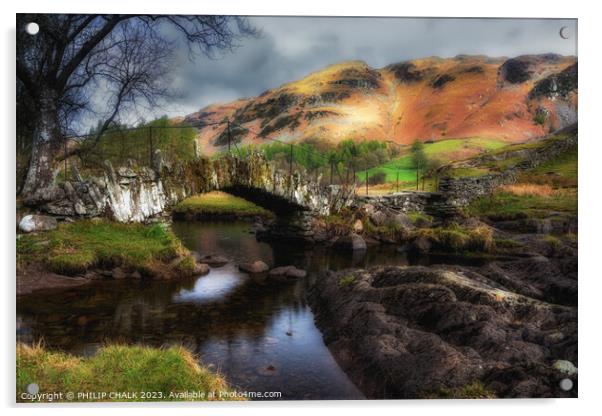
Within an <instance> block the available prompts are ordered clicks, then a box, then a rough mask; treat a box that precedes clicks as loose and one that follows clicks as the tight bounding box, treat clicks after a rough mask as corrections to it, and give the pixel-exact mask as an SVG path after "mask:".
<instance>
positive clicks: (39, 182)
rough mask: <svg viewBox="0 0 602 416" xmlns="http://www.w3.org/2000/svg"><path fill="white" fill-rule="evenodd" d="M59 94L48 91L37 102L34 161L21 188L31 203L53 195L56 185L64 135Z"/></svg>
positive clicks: (27, 201) (32, 154)
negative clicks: (58, 104) (61, 124)
mask: <svg viewBox="0 0 602 416" xmlns="http://www.w3.org/2000/svg"><path fill="white" fill-rule="evenodd" d="M57 101H58V100H57V94H56V93H55V92H53V91H44V92H42V93H41V94H40V99H39V101H38V106H37V114H34V115H33V116H34V117H35V118H36V120H37V121H36V128H35V130H34V137H33V140H32V150H31V161H30V162H29V169H28V171H27V176H26V178H25V183H24V185H23V189H22V191H21V195H22V197H23V200H24V201H25V202H26V203H28V204H34V205H35V204H40V203H43V202H47V201H49V200H51V199H52V196H53V194H54V191H55V190H56V187H55V186H54V178H55V175H56V172H57V169H56V167H55V164H56V159H57V157H59V156H60V154H61V149H62V146H61V144H63V137H62V135H61V128H60V123H59V115H58V109H57Z"/></svg>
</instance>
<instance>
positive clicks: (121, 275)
mask: <svg viewBox="0 0 602 416" xmlns="http://www.w3.org/2000/svg"><path fill="white" fill-rule="evenodd" d="M111 276H112V277H113V279H118V280H120V279H125V278H126V277H127V276H128V275H127V273H126V272H125V271H124V270H123V269H122V268H121V267H115V268H114V269H113V271H112V272H111Z"/></svg>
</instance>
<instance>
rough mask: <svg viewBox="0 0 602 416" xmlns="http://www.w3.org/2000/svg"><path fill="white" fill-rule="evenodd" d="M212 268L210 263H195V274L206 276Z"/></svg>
mask: <svg viewBox="0 0 602 416" xmlns="http://www.w3.org/2000/svg"><path fill="white" fill-rule="evenodd" d="M209 271H210V268H209V265H208V264H205V263H196V264H195V265H194V275H195V276H204V275H206V274H207V273H209Z"/></svg>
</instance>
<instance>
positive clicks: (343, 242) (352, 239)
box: [334, 233, 366, 251]
mask: <svg viewBox="0 0 602 416" xmlns="http://www.w3.org/2000/svg"><path fill="white" fill-rule="evenodd" d="M334 247H335V248H337V249H341V250H350V251H359V250H366V242H365V241H364V239H363V238H362V237H361V236H359V235H357V234H355V233H352V234H349V235H346V236H344V237H339V238H338V239H337V240H336V241H335V242H334Z"/></svg>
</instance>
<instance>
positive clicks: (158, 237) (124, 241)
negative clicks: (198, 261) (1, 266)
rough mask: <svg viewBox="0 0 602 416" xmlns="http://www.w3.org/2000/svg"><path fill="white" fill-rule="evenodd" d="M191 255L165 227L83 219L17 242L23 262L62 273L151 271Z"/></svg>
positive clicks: (30, 235)
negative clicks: (97, 269)
mask: <svg viewBox="0 0 602 416" xmlns="http://www.w3.org/2000/svg"><path fill="white" fill-rule="evenodd" d="M183 254H187V251H186V250H185V249H184V248H183V246H182V245H181V243H180V241H179V240H178V239H177V238H176V236H175V235H174V234H173V233H172V231H171V230H170V229H169V228H167V227H165V226H163V225H161V224H156V225H152V226H145V225H142V224H120V223H115V222H109V221H92V220H82V221H77V222H75V223H69V224H60V225H59V227H58V228H57V229H56V230H52V231H48V232H46V233H41V234H36V235H34V234H26V235H22V236H20V238H19V239H18V240H17V258H18V260H19V262H26V263H27V262H33V261H35V262H43V263H45V264H46V265H47V266H48V268H49V269H50V270H51V271H54V272H56V273H61V274H68V275H73V274H78V273H83V272H85V271H86V270H87V269H89V268H90V267H105V268H110V267H115V266H123V267H126V268H133V269H136V270H139V271H141V272H142V273H144V272H150V271H151V270H152V269H153V268H154V267H155V266H156V265H157V263H159V262H167V261H170V260H172V259H174V258H176V257H178V256H180V255H183Z"/></svg>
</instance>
